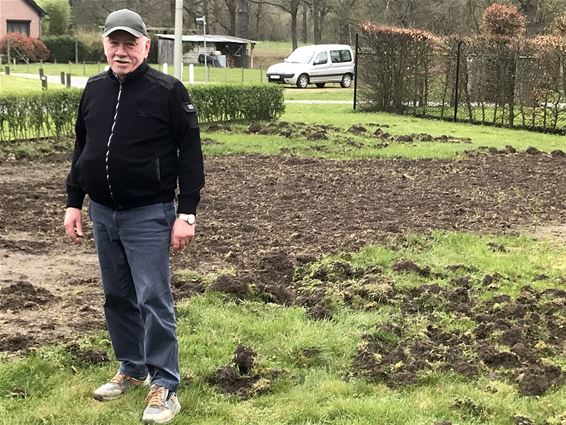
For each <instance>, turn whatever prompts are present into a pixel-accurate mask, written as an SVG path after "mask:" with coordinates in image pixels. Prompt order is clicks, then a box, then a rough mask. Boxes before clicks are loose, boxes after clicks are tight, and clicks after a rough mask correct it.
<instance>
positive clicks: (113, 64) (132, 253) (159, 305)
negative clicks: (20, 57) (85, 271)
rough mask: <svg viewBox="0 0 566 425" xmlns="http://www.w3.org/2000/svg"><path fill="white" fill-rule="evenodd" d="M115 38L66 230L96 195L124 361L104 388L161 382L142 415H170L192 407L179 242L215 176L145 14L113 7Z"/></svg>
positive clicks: (77, 161) (82, 122)
mask: <svg viewBox="0 0 566 425" xmlns="http://www.w3.org/2000/svg"><path fill="white" fill-rule="evenodd" d="M103 45H104V53H105V55H106V59H107V61H108V64H109V65H110V69H109V70H108V71H107V72H104V73H102V74H99V75H96V76H94V77H92V78H90V79H89V81H88V83H87V85H86V87H85V90H84V92H83V95H82V98H81V102H80V106H79V111H78V118H77V122H76V141H75V150H74V153H73V159H72V165H71V170H70V172H69V175H68V177H67V184H66V186H67V210H66V213H65V231H66V233H67V235H68V236H69V237H70V238H71V239H72V240H73V241H75V242H79V241H80V240H81V238H82V237H83V233H82V222H81V209H82V204H83V200H84V197H85V194H88V195H89V198H90V205H89V216H90V218H91V220H92V223H93V234H94V240H95V243H96V251H97V254H98V259H99V263H100V270H101V276H102V284H103V289H104V296H105V303H104V311H105V315H106V324H107V327H108V331H109V333H110V338H111V340H112V346H113V349H114V352H115V354H116V358H117V359H118V360H119V361H120V368H119V370H118V373H117V374H116V376H114V377H113V378H112V379H111V380H110V381H109V382H108V383H106V384H104V385H102V386H101V387H99V388H97V389H96V390H95V391H94V398H95V399H97V400H100V401H107V400H113V399H116V398H118V397H120V396H122V395H123V394H124V393H125V392H126V391H128V390H130V389H131V388H134V387H137V386H141V385H143V384H144V383H145V382H148V381H151V388H150V391H149V395H148V397H147V399H146V401H147V407H146V409H145V411H144V413H143V418H142V420H143V422H144V423H167V422H170V421H171V420H173V418H174V417H175V415H176V414H177V413H178V412H179V410H180V409H181V406H180V404H179V402H178V400H177V396H176V392H177V389H178V387H179V380H180V373H179V358H178V344H177V336H176V323H175V314H174V305H173V298H172V295H171V288H170V282H169V250H170V248H173V250H174V251H178V250H182V249H183V248H184V247H185V246H186V245H187V244H189V243H190V242H191V241H192V240H193V239H194V236H195V213H196V207H197V204H198V202H199V200H200V190H201V188H202V187H203V185H204V173H203V163H202V152H201V144H200V133H199V128H198V120H197V114H196V109H195V107H194V105H193V104H192V102H191V100H190V98H189V95H188V93H187V90H186V89H185V87H184V86H183V84H182V83H181V82H180V81H178V80H177V79H175V78H173V77H170V76H168V75H165V74H163V73H161V72H159V71H156V70H154V69H152V68H150V67H149V66H148V64H147V63H146V61H145V60H146V58H147V55H148V52H149V47H150V40H149V38H148V37H147V30H146V26H145V24H144V22H143V20H142V19H141V17H140V16H139V15H138V14H137V13H135V12H132V11H130V10H127V9H122V10H118V11H115V12H112V13H110V15H108V17H107V19H106V23H105V25H104V33H103ZM177 182H178V186H179V195H178V201H177V211H175V202H174V199H175V191H176V188H177Z"/></svg>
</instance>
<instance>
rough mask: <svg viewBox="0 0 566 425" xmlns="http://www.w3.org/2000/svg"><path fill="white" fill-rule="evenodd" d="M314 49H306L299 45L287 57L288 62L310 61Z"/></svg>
mask: <svg viewBox="0 0 566 425" xmlns="http://www.w3.org/2000/svg"><path fill="white" fill-rule="evenodd" d="M313 53H314V51H313V50H312V49H304V48H301V47H299V48H298V49H296V50H295V51H294V52H293V53H291V55H290V56H289V57H288V58H287V62H291V63H310V61H311V59H312V55H313Z"/></svg>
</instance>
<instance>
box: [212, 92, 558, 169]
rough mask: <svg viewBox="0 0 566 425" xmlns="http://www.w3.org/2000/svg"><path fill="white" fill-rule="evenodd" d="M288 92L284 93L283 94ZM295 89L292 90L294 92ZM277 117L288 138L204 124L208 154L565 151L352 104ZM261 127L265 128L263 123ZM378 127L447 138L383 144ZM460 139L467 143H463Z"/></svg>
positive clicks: (506, 133)
mask: <svg viewBox="0 0 566 425" xmlns="http://www.w3.org/2000/svg"><path fill="white" fill-rule="evenodd" d="M289 92H290V90H287V91H286V96H287V95H288V93H289ZM293 93H294V92H293ZM281 120H282V121H287V122H289V123H290V124H291V125H292V126H294V127H295V131H294V132H293V134H292V135H291V136H290V137H285V136H282V135H279V134H277V131H278V129H277V128H274V130H276V131H273V132H271V133H272V134H250V133H248V131H247V129H248V125H232V126H231V129H230V131H220V132H218V131H207V126H206V125H203V135H204V137H206V138H207V139H208V142H207V141H205V143H204V149H205V152H206V153H207V154H211V155H226V154H229V155H231V154H244V153H262V154H270V155H277V154H281V153H282V152H283V153H285V152H288V153H292V154H294V155H302V156H314V157H321V158H332V159H368V158H397V157H401V158H410V159H420V158H436V159H452V158H458V157H460V156H461V155H462V154H463V153H464V151H471V150H476V149H478V148H480V147H495V148H497V149H504V148H505V147H506V146H507V145H511V146H513V147H514V148H515V149H517V150H518V151H524V150H526V149H527V148H528V147H531V146H532V147H536V148H537V149H539V150H541V151H545V152H551V151H553V150H562V151H566V138H565V137H564V136H560V135H552V134H540V133H534V132H530V131H524V130H511V129H505V128H496V127H482V126H478V125H471V124H464V123H451V122H447V121H440V120H427V119H421V118H414V117H406V116H401V115H394V114H386V113H362V112H354V111H353V110H352V107H351V106H348V105H335V104H287V105H286V109H285V114H284V115H283V116H282V117H281ZM353 124H357V125H361V126H364V128H366V129H367V130H368V131H367V132H366V133H361V134H353V133H350V132H348V131H347V130H348V129H349V128H350V127H351V126H352V125H353ZM324 125H332V126H335V127H337V128H338V130H336V131H335V130H325V131H326V135H327V139H319V140H314V141H313V140H309V139H308V137H306V136H305V135H304V134H305V133H304V132H306V133H307V134H309V133H310V134H312V133H313V132H316V131H318V130H320V129H321V127H319V126H324ZM263 127H265V128H267V129H269V126H268V125H267V124H265V125H263ZM377 128H381V129H382V130H383V131H387V132H389V133H390V134H391V135H392V136H393V138H395V136H400V135H409V134H418V133H426V134H428V135H430V136H433V137H439V136H443V135H444V136H448V137H449V138H451V139H452V142H450V140H449V141H448V142H446V141H444V142H438V141H430V142H423V141H420V140H415V141H414V142H396V141H394V140H393V141H391V140H388V141H387V142H386V143H384V142H383V141H382V140H381V139H380V138H378V137H376V136H374V135H373V132H375V130H376V129H377ZM464 139H469V141H466V142H464V141H465V140H464Z"/></svg>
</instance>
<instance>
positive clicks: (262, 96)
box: [189, 85, 285, 122]
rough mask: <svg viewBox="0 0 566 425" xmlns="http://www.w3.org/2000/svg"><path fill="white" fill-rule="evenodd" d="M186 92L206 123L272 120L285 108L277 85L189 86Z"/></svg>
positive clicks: (281, 90)
mask: <svg viewBox="0 0 566 425" xmlns="http://www.w3.org/2000/svg"><path fill="white" fill-rule="evenodd" d="M189 91H190V93H191V97H192V99H193V102H194V104H195V105H196V106H197V108H198V111H199V118H200V119H201V120H202V121H206V122H213V121H234V120H245V121H254V120H272V119H276V118H278V117H279V116H281V114H282V113H283V112H284V110H285V105H284V97H283V88H282V87H280V86H268V85H245V86H244V85H241V86H237V85H210V86H191V87H190V88H189Z"/></svg>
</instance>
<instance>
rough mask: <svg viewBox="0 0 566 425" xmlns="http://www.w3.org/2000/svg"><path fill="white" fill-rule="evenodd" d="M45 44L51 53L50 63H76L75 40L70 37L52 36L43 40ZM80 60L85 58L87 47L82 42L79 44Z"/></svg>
mask: <svg viewBox="0 0 566 425" xmlns="http://www.w3.org/2000/svg"><path fill="white" fill-rule="evenodd" d="M42 40H43V42H44V43H45V45H46V46H47V48H48V49H49V52H50V53H51V54H50V55H49V60H50V61H56V62H69V61H72V62H74V61H75V39H74V38H73V37H71V36H70V35H52V36H47V37H43V38H42ZM77 43H78V44H77V48H78V54H79V59H80V58H82V57H84V54H85V46H84V45H83V43H82V42H80V41H78V42H77Z"/></svg>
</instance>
